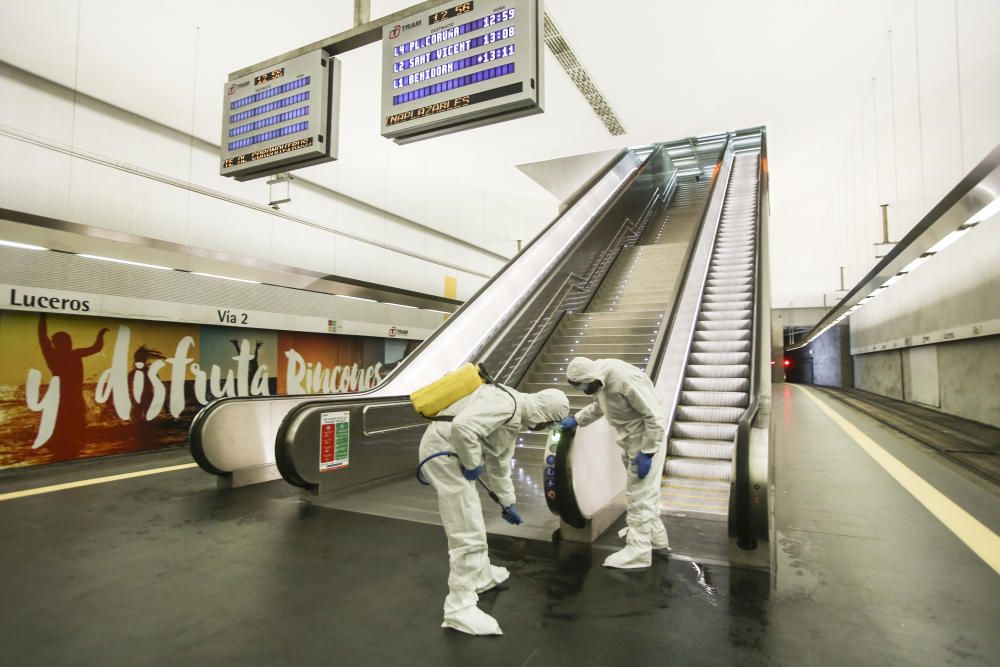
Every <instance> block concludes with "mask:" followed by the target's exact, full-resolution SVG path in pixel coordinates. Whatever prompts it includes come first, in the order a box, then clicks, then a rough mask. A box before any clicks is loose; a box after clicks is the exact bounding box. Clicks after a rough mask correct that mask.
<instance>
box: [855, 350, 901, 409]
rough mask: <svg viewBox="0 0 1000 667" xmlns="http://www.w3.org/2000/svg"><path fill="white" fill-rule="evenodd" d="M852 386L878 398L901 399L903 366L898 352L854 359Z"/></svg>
mask: <svg viewBox="0 0 1000 667" xmlns="http://www.w3.org/2000/svg"><path fill="white" fill-rule="evenodd" d="M854 386H855V387H857V388H858V389H863V390H864V391H870V392H872V393H873V394H879V395H880V396H888V397H890V398H898V399H902V398H903V364H902V355H901V354H900V351H899V350H888V351H886V352H872V353H871V354H862V355H858V356H856V357H854Z"/></svg>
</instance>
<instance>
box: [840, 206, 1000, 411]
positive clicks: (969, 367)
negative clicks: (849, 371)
mask: <svg viewBox="0 0 1000 667" xmlns="http://www.w3.org/2000/svg"><path fill="white" fill-rule="evenodd" d="M998 248H1000V216H994V217H993V218H992V219H990V220H987V221H985V222H983V223H981V224H980V225H978V226H977V227H975V228H973V229H972V230H971V231H969V232H968V233H967V234H966V235H965V236H964V237H962V238H961V239H960V240H959V241H958V242H956V243H955V244H954V245H952V246H950V247H949V248H947V249H945V250H944V251H942V252H941V253H939V254H937V255H935V256H934V257H933V258H932V259H931V260H929V261H928V262H926V263H925V264H924V265H923V266H921V267H920V268H919V269H918V270H916V271H914V272H913V273H912V274H910V275H907V276H906V277H905V278H904V279H903V280H901V281H899V282H898V283H896V284H895V285H893V286H892V288H891V289H889V290H887V291H886V292H884V293H883V294H881V295H879V296H878V298H876V299H875V300H874V301H872V302H870V303H869V304H867V305H866V306H865V307H863V308H861V309H860V310H858V311H857V312H855V313H854V314H853V315H852V316H851V319H850V326H851V350H852V353H853V354H854V355H855V356H854V359H855V362H854V363H855V378H856V380H855V381H856V383H857V386H858V387H859V388H860V389H865V390H867V391H874V392H875V393H878V394H882V395H884V396H892V397H893V398H903V399H905V400H914V392H913V391H912V386H911V387H910V388H909V389H907V387H906V386H904V381H903V371H904V369H905V368H907V367H909V362H908V356H907V355H908V354H909V352H908V350H918V349H919V347H915V346H918V345H919V346H920V347H935V348H936V349H937V350H938V368H939V376H938V379H937V380H935V382H936V383H937V384H936V386H935V387H934V388H933V389H932V390H928V391H926V392H924V391H918V392H916V394H917V396H918V397H919V396H920V395H925V396H926V395H929V396H934V395H935V392H936V393H937V395H938V400H937V401H936V404H935V403H932V404H931V405H932V407H939V408H940V409H941V410H944V411H946V412H949V413H951V414H955V415H959V416H963V417H967V418H969V419H974V420H976V421H981V422H984V423H988V424H995V425H998V426H1000V414H998V413H997V411H998V410H1000V407H996V408H991V407H990V406H989V405H984V404H983V400H984V399H983V396H982V395H980V394H979V393H977V392H975V391H973V390H972V388H973V387H978V388H980V389H981V390H982V391H983V392H986V395H989V396H992V397H993V399H992V402H993V404H994V405H996V406H1000V402H998V401H997V400H996V398H995V397H996V396H997V395H1000V378H998V375H997V371H996V360H997V358H998V357H1000V336H997V335H989V334H996V333H997V332H998V331H1000V290H998V289H997V285H1000V263H998V262H997V249H998ZM977 332H978V333H977ZM925 338H926V341H927V342H928V343H929V344H930V345H921V344H922V343H924V342H925ZM962 338H966V340H964V341H962V340H961V339H962ZM883 347H884V348H885V350H884V351H883V350H882V349H881V348H883ZM873 349H874V350H875V351H871V350H873ZM918 354H919V353H918ZM887 360H893V361H891V362H890V361H887ZM945 360H947V363H945ZM991 360H992V363H991ZM887 364H889V365H891V366H892V368H889V367H888V366H887ZM955 369H962V370H961V373H960V375H959V376H956V377H954V378H952V377H951V374H952V373H955V372H956V371H955ZM883 373H885V374H886V376H885V377H880V375H881V374H883ZM925 373H926V371H925Z"/></svg>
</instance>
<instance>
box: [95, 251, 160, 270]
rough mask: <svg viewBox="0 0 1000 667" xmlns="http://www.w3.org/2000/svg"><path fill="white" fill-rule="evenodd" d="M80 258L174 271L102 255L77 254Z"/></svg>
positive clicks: (156, 265) (155, 265)
mask: <svg viewBox="0 0 1000 667" xmlns="http://www.w3.org/2000/svg"><path fill="white" fill-rule="evenodd" d="M77 256H78V257H86V258H87V259H99V260H101V261H102V262H114V263H115V264H128V265H130V266H141V267H143V268H146V269H156V270H158V271H173V269H172V268H170V267H169V266H159V265H158V264H146V263H145V262H133V261H131V260H127V259H115V258H114V257H102V256H101V255H85V254H83V253H82V252H78V253H77Z"/></svg>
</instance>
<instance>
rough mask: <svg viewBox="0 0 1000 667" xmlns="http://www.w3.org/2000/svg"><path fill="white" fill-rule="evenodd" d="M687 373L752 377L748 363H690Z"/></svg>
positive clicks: (704, 376)
mask: <svg viewBox="0 0 1000 667" xmlns="http://www.w3.org/2000/svg"><path fill="white" fill-rule="evenodd" d="M687 374H688V375H689V376H691V377H695V378H745V377H750V366H748V365H746V364H738V365H737V364H734V365H725V366H722V365H711V366H699V365H697V364H688V367H687Z"/></svg>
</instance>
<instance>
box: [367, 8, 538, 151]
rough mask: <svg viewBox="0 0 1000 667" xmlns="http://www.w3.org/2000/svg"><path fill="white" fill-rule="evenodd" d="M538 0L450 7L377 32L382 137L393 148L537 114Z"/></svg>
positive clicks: (426, 13) (433, 10)
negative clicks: (391, 141)
mask: <svg viewBox="0 0 1000 667" xmlns="http://www.w3.org/2000/svg"><path fill="white" fill-rule="evenodd" d="M541 4H542V3H541V1H540V0H508V1H507V2H496V1H495V0H490V1H487V0H468V1H467V2H459V3H455V2H451V3H447V4H443V5H440V6H438V7H434V8H432V9H430V10H427V11H424V12H421V13H419V14H415V15H413V16H410V17H407V18H405V19H401V20H400V21H399V22H397V23H392V24H388V25H385V26H384V27H383V28H382V136H385V137H389V138H392V139H394V140H395V141H396V142H397V143H406V142H409V141H417V140H419V139H426V138H428V137H433V136H438V135H441V134H448V133H451V132H457V131H460V130H465V129H469V128H472V127H479V126H482V125H488V124H491V123H497V122H500V121H504V120H509V119H511V118H517V117H520V116H527V115H530V114H535V113H540V112H541V111H542V60H543V58H542V57H541V53H540V50H539V47H540V45H541V43H542V29H543V24H542V12H543V10H542V7H541Z"/></svg>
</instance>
